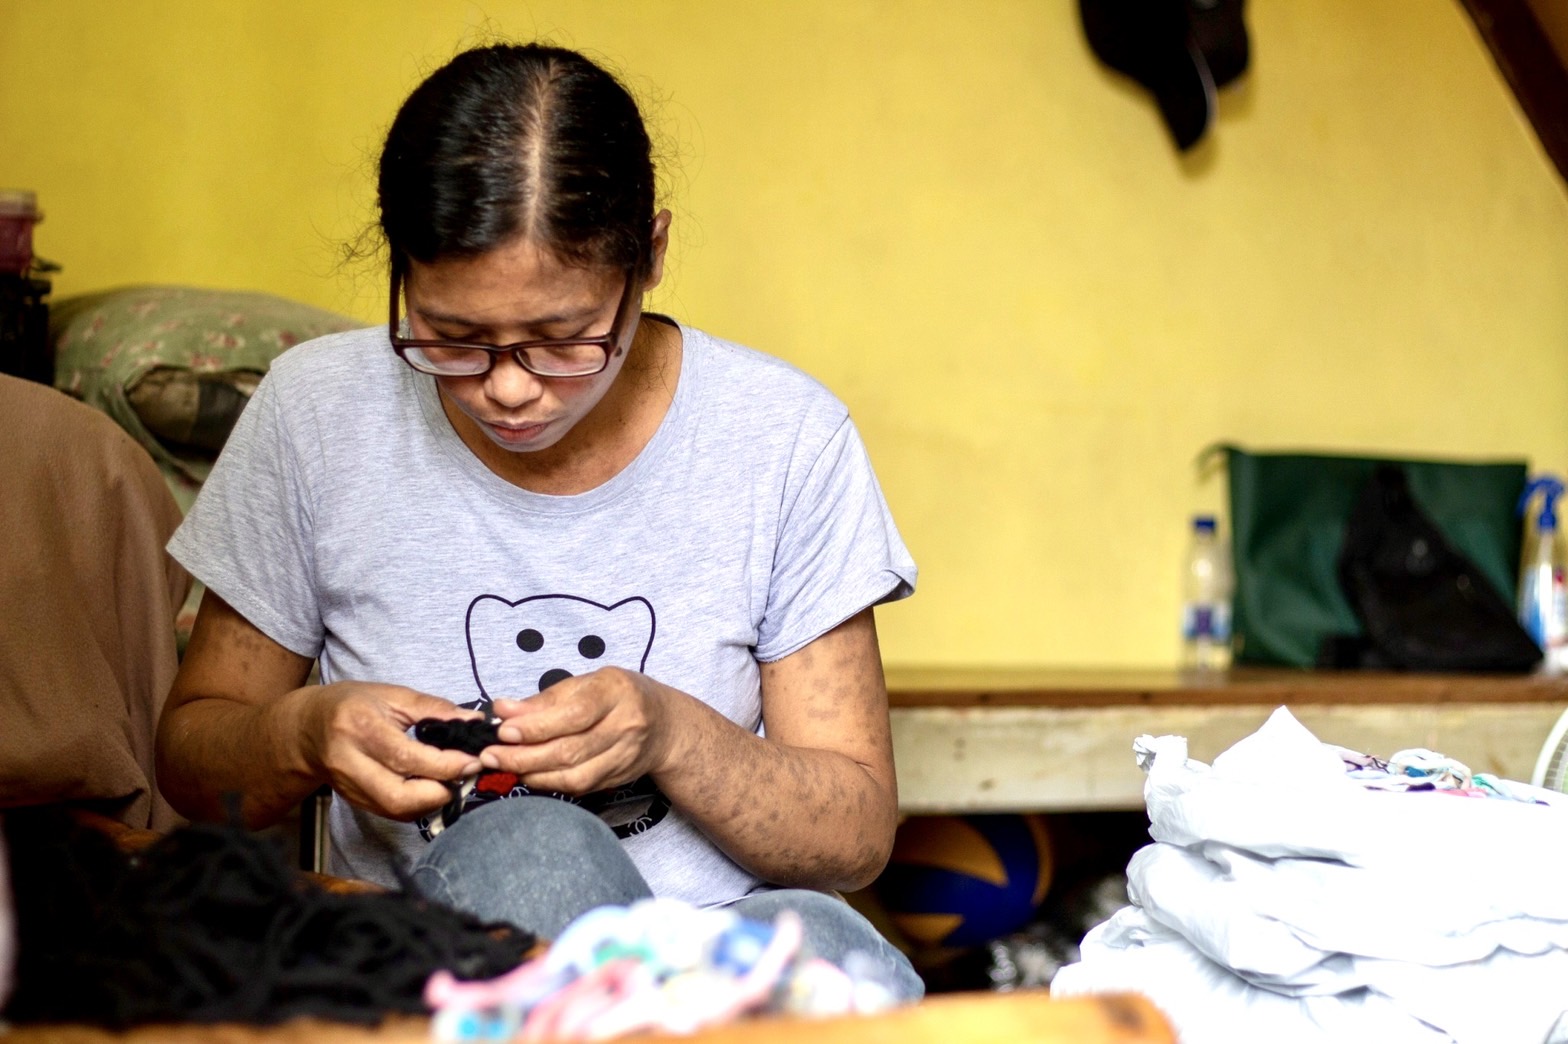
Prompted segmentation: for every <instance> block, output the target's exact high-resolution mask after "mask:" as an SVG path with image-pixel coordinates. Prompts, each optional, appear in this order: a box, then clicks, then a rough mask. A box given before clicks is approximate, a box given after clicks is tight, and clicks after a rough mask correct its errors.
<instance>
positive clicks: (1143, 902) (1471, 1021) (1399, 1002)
mask: <svg viewBox="0 0 1568 1044" xmlns="http://www.w3.org/2000/svg"><path fill="white" fill-rule="evenodd" d="M1135 751H1136V752H1137V756H1138V758H1139V760H1140V762H1141V763H1143V764H1144V766H1145V768H1146V769H1147V771H1148V779H1147V781H1146V783H1145V786H1144V796H1145V798H1146V800H1147V802H1148V810H1149V820H1150V831H1149V833H1150V836H1151V837H1153V838H1154V840H1155V843H1154V844H1152V845H1149V846H1148V847H1146V848H1144V849H1143V850H1141V851H1140V852H1138V853H1137V854H1136V855H1135V856H1133V859H1132V862H1131V864H1130V865H1129V866H1128V869H1127V878H1128V896H1129V898H1130V899H1131V902H1132V904H1133V905H1131V906H1128V907H1125V908H1123V909H1122V910H1120V911H1119V912H1117V913H1116V914H1115V915H1114V916H1112V917H1111V919H1110V920H1108V921H1106V922H1105V923H1104V924H1101V925H1099V926H1098V927H1096V928H1094V929H1093V930H1092V931H1090V932H1089V934H1088V935H1087V936H1086V937H1085V938H1084V940H1083V945H1082V948H1081V949H1082V959H1081V960H1080V961H1079V962H1078V963H1076V964H1072V965H1069V966H1067V967H1066V968H1063V969H1062V970H1061V971H1059V972H1058V973H1057V975H1056V977H1055V979H1053V980H1052V982H1051V992H1052V994H1054V995H1056V996H1071V995H1076V994H1085V993H1104V992H1112V991H1125V990H1131V991H1136V992H1139V993H1143V994H1145V995H1146V996H1148V997H1149V998H1150V999H1152V1000H1153V1001H1154V1002H1155V1003H1156V1004H1157V1005H1159V1006H1160V1007H1161V1008H1162V1009H1164V1011H1165V1013H1166V1014H1167V1015H1168V1016H1169V1018H1170V1020H1171V1022H1172V1024H1173V1025H1174V1027H1175V1028H1176V1030H1177V1033H1178V1036H1179V1037H1180V1039H1181V1040H1182V1042H1183V1044H1219V1042H1231V1041H1248V1042H1255V1041H1269V1042H1271V1044H1274V1042H1294V1041H1303V1042H1306V1041H1350V1040H1367V1041H1377V1042H1378V1044H1404V1042H1407V1041H1408V1042H1410V1044H1437V1042H1441V1041H1458V1042H1461V1044H1472V1042H1474V1044H1514V1042H1518V1044H1545V1042H1548V1041H1551V1042H1554V1044H1555V1042H1556V1041H1558V1040H1562V1041H1564V1042H1568V803H1565V802H1564V799H1563V797H1562V795H1550V794H1548V793H1546V792H1545V791H1541V790H1538V789H1536V788H1533V787H1528V786H1525V785H1523V784H1519V783H1511V782H1509V781H1504V780H1498V779H1495V778H1491V777H1486V776H1474V777H1472V776H1471V775H1470V773H1469V771H1468V770H1467V769H1466V768H1465V767H1464V766H1462V765H1458V764H1457V763H1454V762H1446V761H1445V760H1444V759H1442V758H1441V756H1440V755H1434V754H1432V753H1431V752H1430V751H1411V752H1403V753H1402V754H1401V755H1395V757H1394V758H1391V759H1390V764H1385V763H1382V762H1379V761H1377V760H1376V759H1374V758H1370V757H1367V756H1365V755H1360V754H1357V753H1355V752H1352V751H1347V750H1344V749H1342V748H1339V747H1335V746H1332V745H1329V744H1325V743H1322V742H1320V741H1319V740H1318V739H1317V738H1316V737H1314V736H1313V735H1312V733H1310V732H1309V731H1307V729H1306V728H1305V727H1304V726H1303V725H1301V723H1300V722H1298V721H1297V720H1296V719H1295V718H1294V717H1292V716H1291V714H1290V712H1289V711H1287V710H1286V709H1285V708H1283V707H1281V708H1280V709H1278V710H1276V711H1275V712H1274V713H1273V715H1272V716H1271V717H1270V718H1269V720H1268V721H1267V722H1266V723H1265V724H1264V725H1263V727H1262V728H1260V729H1259V730H1258V731H1257V732H1256V733H1254V734H1253V735H1252V736H1249V737H1248V738H1246V739H1244V740H1242V741H1241V742H1240V743H1238V744H1236V745H1235V746H1234V747H1232V748H1231V749H1230V750H1228V751H1226V752H1225V753H1224V754H1221V755H1220V756H1219V757H1217V758H1216V759H1215V760H1214V764H1213V766H1212V767H1211V766H1208V765H1205V764H1203V763H1201V762H1197V761H1191V760H1188V758H1187V742H1186V740H1185V739H1184V738H1183V737H1180V736H1163V737H1159V738H1154V737H1148V736H1145V737H1141V738H1140V739H1139V741H1138V743H1137V744H1136V745H1135ZM1401 762H1403V764H1401ZM1559 1020H1561V1021H1559Z"/></svg>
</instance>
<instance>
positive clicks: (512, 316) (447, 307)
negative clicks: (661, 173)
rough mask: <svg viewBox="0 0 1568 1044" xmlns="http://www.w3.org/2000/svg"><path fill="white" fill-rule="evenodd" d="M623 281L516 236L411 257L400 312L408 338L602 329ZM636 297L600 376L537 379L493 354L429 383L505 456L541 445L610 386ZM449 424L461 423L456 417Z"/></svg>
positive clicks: (501, 339) (499, 339)
mask: <svg viewBox="0 0 1568 1044" xmlns="http://www.w3.org/2000/svg"><path fill="white" fill-rule="evenodd" d="M662 216H664V215H661V217H662ZM659 245H660V246H662V244H659ZM658 253H660V254H662V250H660V251H658ZM660 260H662V258H660ZM657 268H658V262H656V263H655V271H656V272H657ZM654 281H655V280H649V284H651V283H652V282H654ZM625 287H626V275H625V273H623V272H620V271H618V270H614V269H604V268H580V267H575V266H572V265H568V264H566V263H564V262H562V261H561V260H560V259H559V258H557V257H556V256H555V255H554V254H553V253H551V252H550V251H549V250H548V249H546V248H542V247H540V246H538V245H537V244H535V243H532V242H530V241H528V240H526V239H519V240H514V241H513V242H511V243H509V244H507V245H504V246H501V247H497V248H496V249H494V250H492V251H490V252H489V253H486V254H481V255H479V256H478V257H472V258H449V259H445V260H440V261H435V262H432V263H430V264H421V263H419V262H417V261H416V262H411V263H410V265H409V274H408V279H407V288H406V290H405V296H406V298H407V318H408V322H409V325H410V327H411V328H412V329H411V333H412V335H413V336H414V337H428V338H451V339H456V340H464V341H481V342H485V343H488V344H513V343H516V342H518V341H528V340H534V339H537V338H547V337H551V338H553V337H573V336H577V335H586V336H594V335H603V334H606V333H608V332H609V331H610V327H611V326H612V325H613V324H614V321H615V311H616V306H617V305H619V304H620V300H621V294H622V291H623V290H624V289H625ZM644 288H647V286H646V285H645V287H644ZM640 299H641V294H640V293H638V294H636V296H635V297H634V299H633V302H632V304H631V307H630V308H629V309H628V313H627V316H626V318H625V319H624V320H623V322H622V325H621V330H620V331H619V337H618V344H617V345H616V347H615V348H614V349H613V350H612V351H611V353H610V358H609V363H608V365H606V367H605V368H604V370H603V371H602V372H600V373H597V374H594V375H592V376H590V377H539V376H536V375H535V374H532V373H529V372H528V371H527V370H525V369H523V367H522V366H521V365H520V364H519V363H518V362H517V360H516V359H515V358H514V357H513V356H511V355H500V356H497V358H496V360H495V365H494V366H493V367H492V368H491V370H490V372H489V373H485V374H480V375H478V376H474V377H437V378H435V380H436V384H437V385H438V386H439V387H440V389H441V393H442V395H443V397H444V398H445V399H446V400H447V401H448V402H449V403H450V404H451V405H452V406H455V407H456V409H457V411H458V413H460V414H461V415H462V417H463V418H466V419H467V421H469V422H471V423H472V425H473V428H474V430H475V431H476V432H477V433H479V434H481V435H483V436H484V437H485V438H486V439H488V440H489V441H490V442H491V443H493V444H494V445H496V446H498V447H500V448H501V449H504V450H509V451H511V452H514V453H529V452H537V451H539V450H544V449H549V448H550V447H552V446H554V445H555V444H556V443H558V442H560V441H561V439H563V438H564V437H565V436H566V435H567V434H568V433H569V432H570V431H572V429H573V428H574V427H576V426H577V424H578V423H579V422H580V421H581V420H582V419H583V418H584V417H586V416H588V414H590V413H591V412H592V411H593V409H594V407H595V406H597V405H598V404H599V403H600V401H601V400H603V399H604V397H605V394H606V393H607V392H608V391H609V390H610V388H611V386H612V385H613V384H614V383H615V379H616V376H617V375H618V374H619V373H620V371H621V367H622V365H623V364H624V363H625V360H626V353H627V351H628V350H629V348H630V347H631V343H632V339H633V336H634V334H635V332H636V329H637V320H638V318H639V317H640V315H641V314H642V309H641V304H640ZM454 422H457V423H459V424H461V422H460V421H458V419H457V418H456V417H454Z"/></svg>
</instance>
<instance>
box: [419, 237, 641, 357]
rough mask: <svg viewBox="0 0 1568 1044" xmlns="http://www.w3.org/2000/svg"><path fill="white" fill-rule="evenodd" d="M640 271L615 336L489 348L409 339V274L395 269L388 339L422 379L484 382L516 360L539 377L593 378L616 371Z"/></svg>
mask: <svg viewBox="0 0 1568 1044" xmlns="http://www.w3.org/2000/svg"><path fill="white" fill-rule="evenodd" d="M637 284H638V280H637V273H636V270H635V269H633V270H630V271H628V272H627V273H626V289H625V290H622V291H621V303H620V304H619V305H617V306H616V308H615V319H614V320H613V321H611V323H610V332H609V333H607V334H604V335H602V336H599V337H545V338H540V339H538V340H534V341H518V342H516V343H515V344H501V345H496V344H484V343H482V342H479V341H450V340H446V339H445V338H417V337H404V336H403V335H402V327H403V326H404V320H403V317H402V313H401V310H400V309H399V307H398V305H399V303H400V302H401V300H402V296H403V273H402V272H401V271H399V266H397V265H395V264H394V265H393V266H392V304H391V317H390V319H389V320H388V334H389V336H390V337H391V339H392V350H393V351H394V352H397V354H398V358H400V359H402V360H403V361H404V362H406V363H408V365H410V366H412V367H413V368H414V369H416V370H418V371H419V372H420V373H428V374H433V375H435V376H437V377H478V376H479V375H480V374H485V373H489V372H490V370H491V368H492V367H493V366H495V360H496V357H497V356H500V355H504V354H510V355H511V356H512V358H514V359H516V360H517V365H519V366H521V367H522V368H523V369H525V370H527V371H528V372H529V373H531V374H534V375H535V376H538V377H592V376H593V375H594V374H596V373H602V372H603V371H604V368H605V367H606V366H608V365H610V353H611V352H613V351H614V350H615V348H616V346H617V345H619V344H620V340H621V327H622V326H623V325H625V323H626V317H627V316H628V315H629V314H630V313H631V308H632V300H633V299H634V298H635V297H636V296H637V295H636V287H637Z"/></svg>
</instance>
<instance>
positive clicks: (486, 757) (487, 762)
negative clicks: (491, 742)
mask: <svg viewBox="0 0 1568 1044" xmlns="http://www.w3.org/2000/svg"><path fill="white" fill-rule="evenodd" d="M479 761H480V763H481V764H483V765H484V767H485V768H500V767H501V762H500V761H499V760H497V758H496V756H495V755H494V754H481V755H479Z"/></svg>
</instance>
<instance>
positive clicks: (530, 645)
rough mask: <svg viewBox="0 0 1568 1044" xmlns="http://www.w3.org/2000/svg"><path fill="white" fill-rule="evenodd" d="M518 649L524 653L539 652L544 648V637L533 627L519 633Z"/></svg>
mask: <svg viewBox="0 0 1568 1044" xmlns="http://www.w3.org/2000/svg"><path fill="white" fill-rule="evenodd" d="M517 647H518V648H519V649H521V650H523V652H538V651H539V650H540V649H543V648H544V635H542V634H540V633H539V632H538V631H536V630H534V629H533V628H532V627H528V628H525V629H523V630H521V631H518V632H517Z"/></svg>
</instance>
